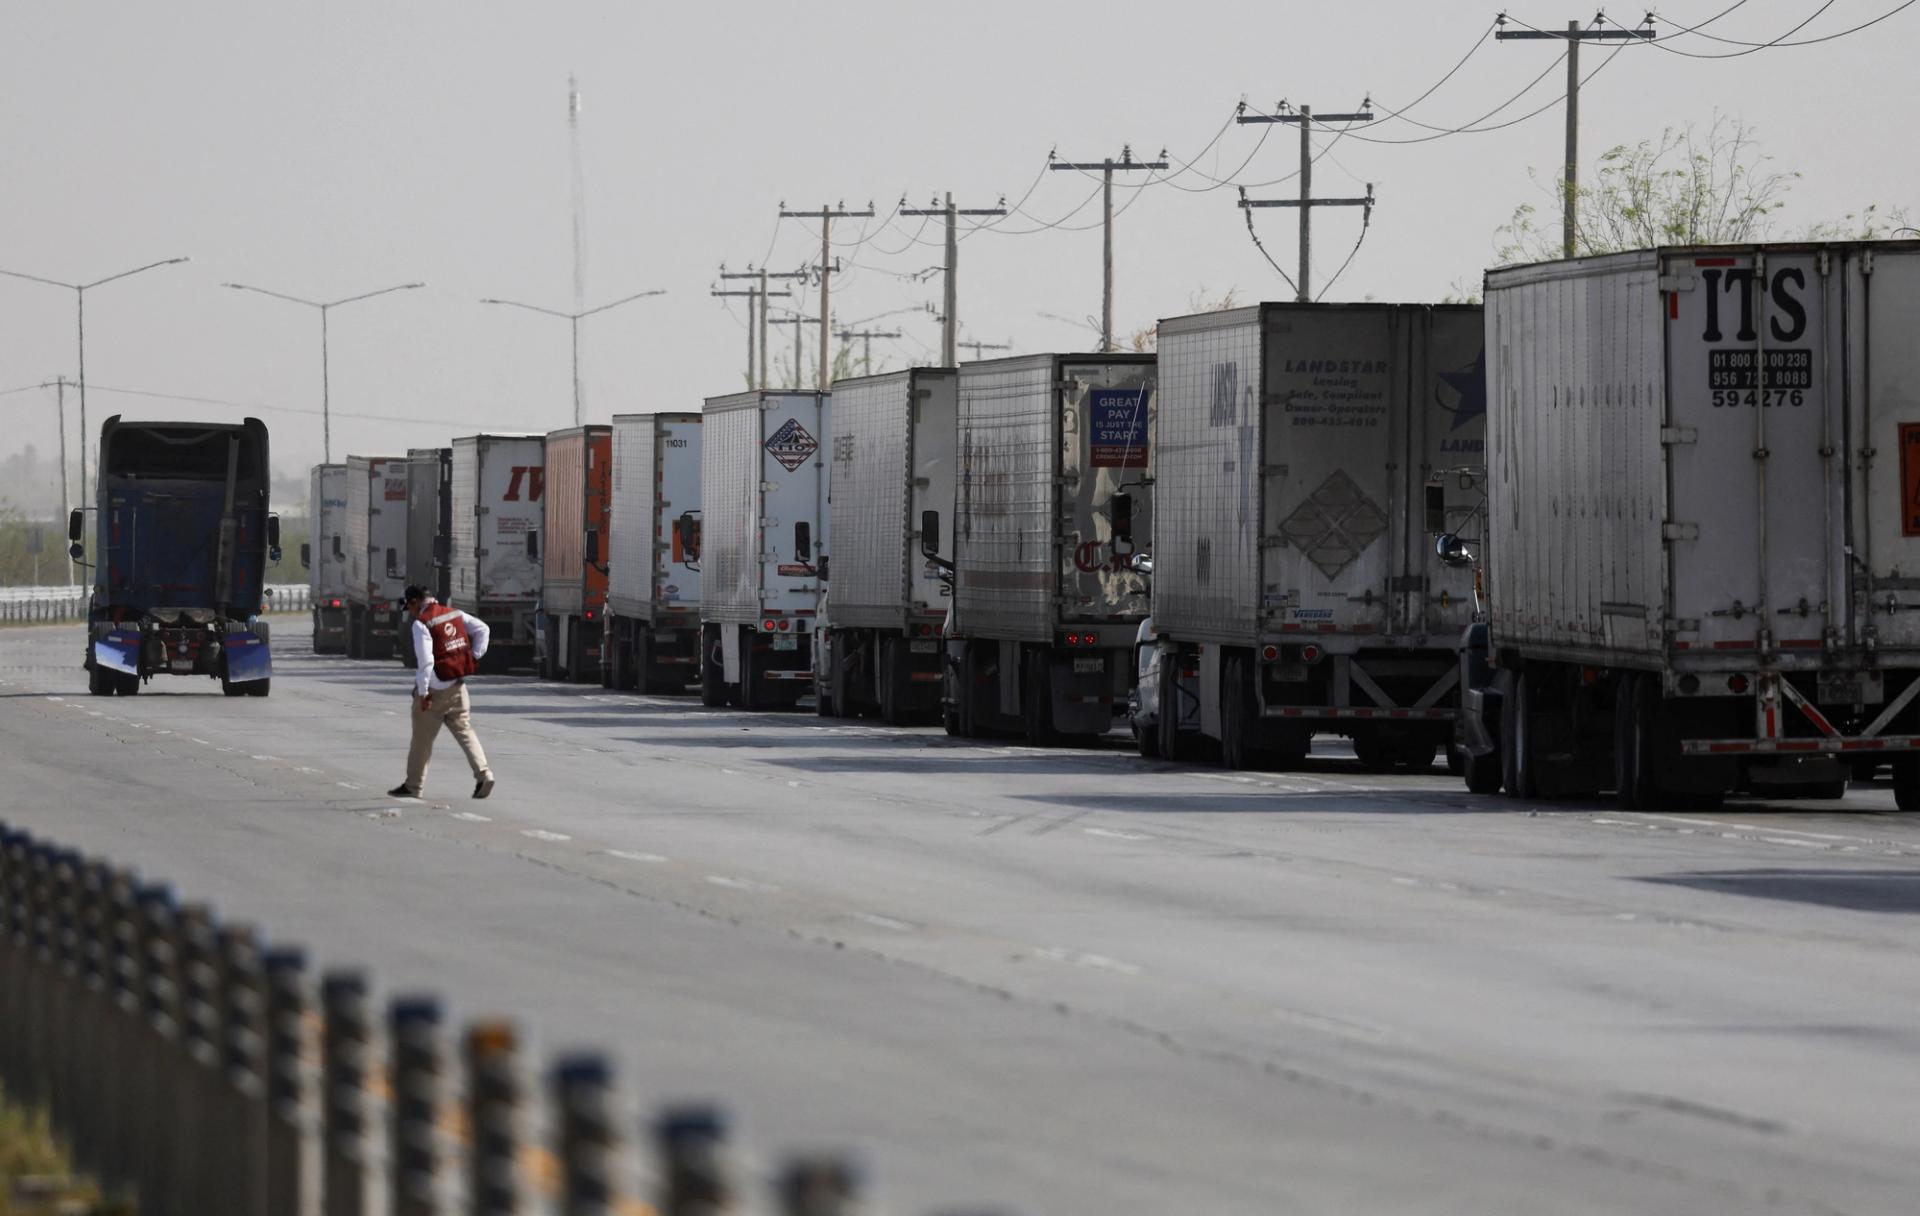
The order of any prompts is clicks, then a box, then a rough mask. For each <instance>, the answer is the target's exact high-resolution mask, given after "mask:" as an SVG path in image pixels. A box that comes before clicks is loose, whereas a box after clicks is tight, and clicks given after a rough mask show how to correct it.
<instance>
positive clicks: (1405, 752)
mask: <svg viewBox="0 0 1920 1216" xmlns="http://www.w3.org/2000/svg"><path fill="white" fill-rule="evenodd" d="M1439 751H1440V745H1439V744H1437V743H1434V742H1431V741H1429V740H1426V739H1402V740H1400V742H1399V744H1398V746H1396V747H1395V748H1394V749H1393V759H1394V763H1396V764H1398V765H1399V766H1400V767H1401V768H1404V769H1406V770H1407V771H1408V772H1410V773H1425V772H1431V771H1432V769H1433V758H1434V756H1435V755H1437V754H1438V753H1439Z"/></svg>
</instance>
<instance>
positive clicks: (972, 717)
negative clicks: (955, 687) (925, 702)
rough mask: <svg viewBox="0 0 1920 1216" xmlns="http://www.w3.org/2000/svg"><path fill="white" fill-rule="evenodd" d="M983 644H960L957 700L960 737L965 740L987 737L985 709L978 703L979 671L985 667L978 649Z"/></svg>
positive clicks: (972, 642)
mask: <svg viewBox="0 0 1920 1216" xmlns="http://www.w3.org/2000/svg"><path fill="white" fill-rule="evenodd" d="M984 644H985V643H982V642H976V641H972V640H969V641H966V642H962V643H961V650H960V687H959V691H958V696H957V700H958V701H959V706H958V717H959V719H960V735H961V737H962V738H966V739H984V738H986V737H987V728H986V722H985V712H984V711H985V707H984V706H983V705H981V703H980V702H981V696H980V691H981V690H980V685H981V679H980V669H981V668H982V667H984V666H985V665H986V663H985V660H984V659H983V658H982V657H981V654H980V648H981V646H982V645H984Z"/></svg>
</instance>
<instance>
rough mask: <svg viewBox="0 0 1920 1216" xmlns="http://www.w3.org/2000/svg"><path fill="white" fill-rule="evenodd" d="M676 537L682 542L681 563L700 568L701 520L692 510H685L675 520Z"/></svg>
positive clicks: (674, 530) (674, 532) (674, 531)
mask: <svg viewBox="0 0 1920 1216" xmlns="http://www.w3.org/2000/svg"><path fill="white" fill-rule="evenodd" d="M673 536H674V539H675V540H677V541H679V542H680V554H679V558H680V564H681V565H683V566H687V567H690V568H693V569H698V568H699V564H700V520H699V518H698V517H697V516H695V515H694V513H693V512H691V511H683V512H681V514H680V517H679V518H678V519H676V520H674V521H673Z"/></svg>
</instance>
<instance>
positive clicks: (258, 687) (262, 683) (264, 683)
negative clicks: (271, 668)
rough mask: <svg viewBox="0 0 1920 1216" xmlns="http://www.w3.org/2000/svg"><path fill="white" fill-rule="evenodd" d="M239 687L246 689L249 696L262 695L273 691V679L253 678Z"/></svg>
mask: <svg viewBox="0 0 1920 1216" xmlns="http://www.w3.org/2000/svg"><path fill="white" fill-rule="evenodd" d="M241 687H243V688H245V689H246V690H247V695H248V696H250V697H264V696H266V695H268V694H269V693H271V692H272V691H273V681H272V680H271V679H266V680H255V681H253V683H251V684H244V685H242V686H241Z"/></svg>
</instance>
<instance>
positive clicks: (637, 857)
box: [606, 849, 666, 862]
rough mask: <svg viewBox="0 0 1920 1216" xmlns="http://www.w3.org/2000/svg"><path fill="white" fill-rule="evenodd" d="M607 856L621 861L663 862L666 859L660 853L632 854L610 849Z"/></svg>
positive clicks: (624, 850) (622, 850)
mask: <svg viewBox="0 0 1920 1216" xmlns="http://www.w3.org/2000/svg"><path fill="white" fill-rule="evenodd" d="M606 852H607V856H609V857H618V858H619V859H620V860H621V861H646V862H661V861H665V860H666V858H664V857H662V856H660V854H658V853H630V852H628V851H627V850H626V849H608V850H607V851H606Z"/></svg>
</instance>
